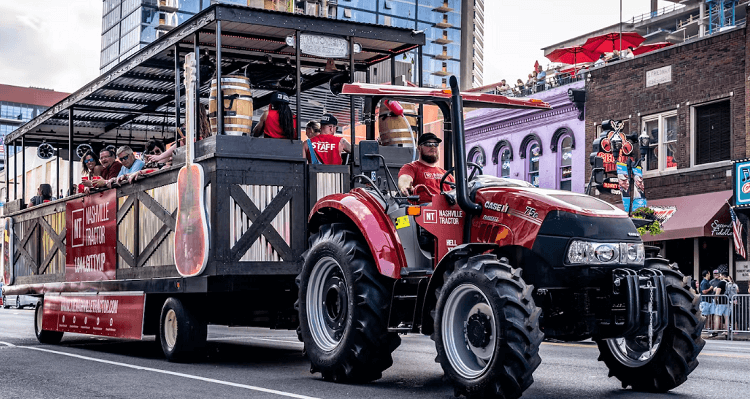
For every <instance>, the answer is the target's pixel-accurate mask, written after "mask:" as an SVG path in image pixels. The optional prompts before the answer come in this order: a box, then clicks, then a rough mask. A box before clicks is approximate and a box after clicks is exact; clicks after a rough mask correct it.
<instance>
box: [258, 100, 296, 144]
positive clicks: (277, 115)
mask: <svg viewBox="0 0 750 399" xmlns="http://www.w3.org/2000/svg"><path fill="white" fill-rule="evenodd" d="M261 135H263V137H266V138H272V139H290V140H293V139H295V138H297V121H296V120H295V118H294V114H293V113H292V110H291V109H290V108H289V96H287V95H286V94H284V93H282V92H279V91H275V92H273V94H271V103H270V104H268V109H267V110H266V112H264V113H263V115H262V116H261V117H260V121H259V122H258V124H257V125H255V128H253V136H254V137H260V136H261Z"/></svg>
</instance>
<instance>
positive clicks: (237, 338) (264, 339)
mask: <svg viewBox="0 0 750 399" xmlns="http://www.w3.org/2000/svg"><path fill="white" fill-rule="evenodd" d="M243 339H249V340H255V341H268V342H274V343H277V344H298V345H303V343H302V342H299V341H298V340H296V339H295V340H291V339H289V340H286V339H275V338H260V337H243V336H239V335H238V336H235V337H221V338H209V339H208V340H209V341H231V340H243Z"/></svg>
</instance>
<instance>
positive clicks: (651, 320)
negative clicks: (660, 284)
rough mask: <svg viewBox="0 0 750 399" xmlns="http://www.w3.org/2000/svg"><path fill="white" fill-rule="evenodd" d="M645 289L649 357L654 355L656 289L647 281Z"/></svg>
mask: <svg viewBox="0 0 750 399" xmlns="http://www.w3.org/2000/svg"><path fill="white" fill-rule="evenodd" d="M646 288H648V290H649V294H650V295H649V300H648V354H649V357H651V356H653V355H654V290H655V289H656V287H653V286H652V285H651V281H649V282H648V284H647V285H646Z"/></svg>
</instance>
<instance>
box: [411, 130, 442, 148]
mask: <svg viewBox="0 0 750 399" xmlns="http://www.w3.org/2000/svg"><path fill="white" fill-rule="evenodd" d="M428 141H436V142H438V143H442V142H443V140H441V139H440V137H438V136H435V134H434V133H425V134H423V135H421V136H419V141H417V145H422V144H424V143H426V142H428Z"/></svg>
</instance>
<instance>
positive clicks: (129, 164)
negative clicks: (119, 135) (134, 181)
mask: <svg viewBox="0 0 750 399" xmlns="http://www.w3.org/2000/svg"><path fill="white" fill-rule="evenodd" d="M117 159H118V160H119V161H120V163H122V168H120V173H118V174H117V177H120V176H123V175H126V174H128V173H133V172H137V171H139V170H141V169H143V166H144V165H145V164H144V163H143V161H141V160H140V159H136V158H135V154H134V153H133V149H132V148H130V147H128V146H126V145H124V146H122V147H120V148H118V149H117Z"/></svg>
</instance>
